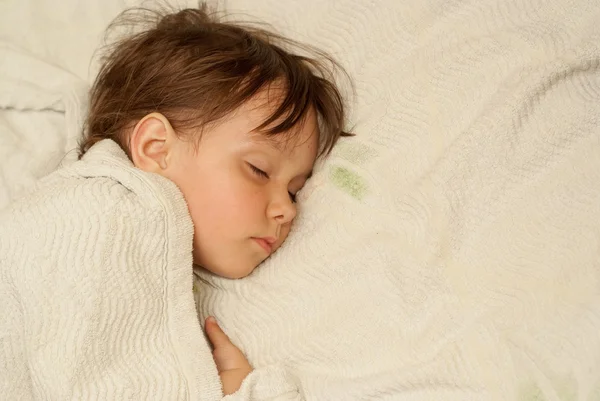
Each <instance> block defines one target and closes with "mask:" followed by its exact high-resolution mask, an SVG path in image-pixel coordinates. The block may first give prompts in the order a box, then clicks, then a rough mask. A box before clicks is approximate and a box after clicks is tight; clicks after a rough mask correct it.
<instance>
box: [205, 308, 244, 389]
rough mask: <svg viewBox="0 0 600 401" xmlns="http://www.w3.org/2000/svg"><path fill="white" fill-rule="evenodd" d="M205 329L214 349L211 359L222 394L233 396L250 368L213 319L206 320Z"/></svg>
mask: <svg viewBox="0 0 600 401" xmlns="http://www.w3.org/2000/svg"><path fill="white" fill-rule="evenodd" d="M205 329H206V334H207V335H208V339H209V340H210V342H211V343H212V345H213V348H214V350H213V359H214V360H215V364H216V365H217V371H218V372H219V376H220V377H221V384H222V385H223V393H224V394H225V395H229V394H233V393H235V392H236V391H238V389H239V388H240V386H241V385H242V381H244V379H245V378H246V376H248V374H250V372H252V366H250V364H249V363H248V360H247V359H246V357H245V356H244V354H242V351H240V350H239V348H238V347H236V346H235V345H233V343H232V342H231V341H230V340H229V337H227V334H225V333H224V332H223V330H221V328H220V327H219V325H218V324H217V321H216V320H215V319H214V318H212V317H209V318H208V319H206V325H205Z"/></svg>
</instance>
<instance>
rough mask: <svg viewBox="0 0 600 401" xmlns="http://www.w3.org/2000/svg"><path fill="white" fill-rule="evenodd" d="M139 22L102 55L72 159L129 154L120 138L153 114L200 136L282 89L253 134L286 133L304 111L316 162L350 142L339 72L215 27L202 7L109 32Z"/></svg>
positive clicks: (273, 42)
mask: <svg viewBox="0 0 600 401" xmlns="http://www.w3.org/2000/svg"><path fill="white" fill-rule="evenodd" d="M140 21H143V22H146V23H149V24H150V27H149V28H146V29H144V30H143V31H141V32H138V33H135V34H132V35H129V36H127V37H125V38H124V39H120V40H118V41H117V42H116V43H115V44H114V45H112V46H111V47H109V48H108V53H107V56H106V57H105V58H104V60H103V63H102V66H101V68H100V72H99V74H98V76H97V78H96V81H95V82H94V85H93V87H92V89H91V91H90V108H89V113H88V117H87V121H86V124H85V128H84V136H83V139H82V140H81V142H80V145H79V156H80V157H81V156H82V155H83V154H84V153H85V152H86V151H87V150H88V149H89V148H90V147H91V146H92V145H93V144H94V143H96V142H98V141H100V140H102V139H105V138H110V139H113V140H115V141H116V142H117V143H119V145H120V146H121V147H122V148H123V149H124V150H125V151H126V152H127V153H128V154H129V146H128V136H127V135H126V130H127V128H131V127H132V126H133V125H135V124H136V123H137V121H139V120H140V119H141V118H143V117H144V116H145V115H147V114H149V113H152V112H160V113H162V114H164V115H165V116H166V117H167V118H168V119H169V121H170V123H171V124H172V126H173V128H174V129H175V131H176V132H177V133H178V135H182V133H183V132H184V131H186V130H190V129H192V128H196V129H199V131H200V132H201V131H202V128H203V127H205V126H206V125H207V124H210V123H213V122H216V121H218V120H219V119H221V118H223V117H224V116H226V115H227V114H228V113H230V112H233V111H234V110H235V109H237V108H238V107H240V106H241V105H242V104H244V103H245V102H246V101H248V100H249V99H250V98H251V97H253V96H254V95H255V94H257V93H258V92H259V91H260V90H261V89H263V88H265V87H267V86H269V85H271V84H273V83H275V82H277V83H280V82H281V83H282V84H283V89H284V94H283V95H282V99H281V101H280V103H279V107H278V108H277V109H276V110H275V111H274V112H273V113H272V115H271V116H270V117H269V118H267V120H265V121H264V122H263V123H262V124H261V125H260V126H259V127H257V130H263V131H264V132H265V134H267V135H276V134H280V133H288V132H290V129H291V128H293V127H295V126H296V125H297V124H298V123H302V121H303V119H304V118H305V117H306V115H307V113H308V111H309V110H310V109H311V108H313V109H314V110H315V111H316V114H317V119H318V123H319V124H318V125H319V131H320V132H319V142H320V149H319V156H323V155H327V154H328V153H329V152H331V150H332V148H333V146H334V145H335V143H336V142H337V140H338V139H339V137H340V136H349V135H351V134H349V133H347V132H345V131H344V129H343V125H344V120H345V111H344V102H343V98H342V96H341V94H340V91H339V90H338V88H337V86H336V84H335V80H334V76H335V73H336V72H337V71H341V72H343V69H341V68H340V67H339V65H338V64H337V63H336V62H335V61H333V60H332V59H331V58H330V57H328V56H327V55H326V54H325V53H323V52H321V51H319V50H316V49H314V48H311V47H309V46H305V45H300V44H298V43H296V42H294V41H292V40H289V39H287V38H284V37H282V36H280V35H277V34H275V33H272V32H270V31H268V30H266V29H262V28H258V27H256V26H250V25H242V24H236V23H230V22H220V21H219V20H218V18H217V17H216V16H215V15H214V14H209V13H208V12H207V8H206V5H205V4H204V5H201V6H200V8H199V9H185V10H181V11H176V12H171V13H169V12H158V11H151V10H147V9H133V10H128V11H126V12H124V13H123V14H121V16H120V17H118V18H117V20H115V22H114V23H113V24H112V25H111V28H114V27H121V26H123V24H122V23H123V22H134V23H135V24H137V23H139V22H140ZM109 32H110V28H109ZM287 47H291V48H296V49H299V50H301V51H303V52H304V53H308V54H312V55H313V56H314V58H310V57H308V56H304V55H300V54H295V53H292V52H290V51H288V50H285V49H286V48H287ZM344 76H346V77H347V75H344ZM275 123H277V124H276V125H274V126H272V127H269V126H271V125H273V124H275ZM267 127H269V128H268V129H267Z"/></svg>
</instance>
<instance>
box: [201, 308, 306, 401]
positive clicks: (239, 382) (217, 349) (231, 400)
mask: <svg viewBox="0 0 600 401" xmlns="http://www.w3.org/2000/svg"><path fill="white" fill-rule="evenodd" d="M205 328H206V334H207V335H208V338H209V340H210V342H211V343H212V345H213V348H214V350H213V359H214V361H215V364H216V365H217V370H218V372H219V376H220V377H221V383H222V386H223V393H224V394H225V398H224V399H223V401H249V400H256V401H259V400H267V399H268V400H279V401H283V400H289V401H292V400H294V401H301V400H303V397H302V396H301V395H300V392H299V391H298V387H297V386H296V384H295V383H294V382H293V381H292V380H291V378H288V377H287V375H286V373H285V371H284V370H283V368H280V367H271V368H264V369H259V370H253V369H252V366H250V363H249V362H248V360H247V359H246V357H245V356H244V354H243V353H242V351H240V349H239V348H238V347H236V346H235V345H234V344H233V343H232V342H231V340H229V337H227V335H226V334H225V333H224V332H223V330H221V328H220V327H219V325H218V324H217V322H216V321H215V320H214V319H213V318H210V317H209V318H208V319H206V326H205Z"/></svg>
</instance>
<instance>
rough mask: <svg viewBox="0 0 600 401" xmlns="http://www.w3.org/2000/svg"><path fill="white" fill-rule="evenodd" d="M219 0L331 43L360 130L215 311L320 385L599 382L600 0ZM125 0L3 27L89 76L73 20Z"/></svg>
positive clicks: (402, 391) (485, 396) (257, 355)
mask: <svg viewBox="0 0 600 401" xmlns="http://www.w3.org/2000/svg"><path fill="white" fill-rule="evenodd" d="M223 3H224V4H225V5H226V6H227V8H228V9H229V10H231V11H242V12H244V13H246V14H250V15H254V16H257V17H258V18H260V19H262V20H266V21H268V22H270V23H272V24H273V25H275V26H276V27H278V28H279V29H280V30H281V31H283V32H284V33H287V34H289V35H291V36H293V37H295V38H298V39H305V40H308V41H310V42H311V43H314V44H316V45H319V46H321V47H324V48H325V49H327V50H329V51H330V52H332V53H334V55H335V56H336V57H337V58H338V59H340V61H341V62H342V63H343V64H344V65H345V66H346V67H347V68H348V70H349V72H350V74H351V75H352V77H353V78H354V79H355V82H356V98H355V99H354V101H353V102H352V112H351V125H353V126H354V131H355V132H356V133H357V137H356V138H353V139H349V140H346V141H344V142H343V143H342V144H341V146H340V147H339V148H338V149H337V150H336V151H335V153H334V155H333V156H332V157H331V158H330V159H329V160H328V162H327V163H326V164H325V165H324V166H322V167H321V168H320V169H319V170H318V171H317V173H316V175H315V177H314V178H313V179H312V180H311V181H310V183H309V185H308V187H307V188H306V189H305V190H304V191H303V192H302V194H301V196H300V207H301V209H302V210H301V214H300V216H299V220H298V221H297V224H296V227H295V229H296V230H295V232H294V233H293V234H292V236H291V237H290V239H289V241H288V243H287V244H286V245H285V246H284V247H283V248H282V249H281V250H280V251H279V252H278V253H277V254H276V255H274V257H273V258H272V259H271V260H269V261H268V262H267V263H266V264H265V265H263V266H262V267H261V268H259V269H258V270H257V271H256V272H255V273H254V274H253V275H252V276H251V277H249V278H247V279H244V280H241V281H227V280H219V279H215V278H213V277H206V276H205V277H204V278H205V279H206V280H208V282H209V283H211V285H212V286H207V285H203V284H201V283H198V287H199V288H200V289H201V291H200V292H199V300H200V307H201V315H202V316H205V315H206V314H207V313H209V312H211V313H214V314H216V316H217V318H218V319H219V321H220V322H221V324H222V325H223V326H224V328H225V330H226V331H227V332H228V333H229V334H230V335H231V337H232V340H233V341H234V342H235V343H236V344H239V345H241V347H242V348H243V350H244V351H245V352H246V353H247V354H248V356H249V358H250V360H251V362H252V363H253V364H254V365H255V366H256V367H258V368H263V367H268V366H272V365H274V364H281V365H284V366H285V369H284V371H285V372H286V375H287V376H288V378H291V380H293V381H295V382H296V383H297V384H298V385H299V387H300V388H301V390H302V395H303V396H305V397H306V398H308V399H317V400H340V399H343V400H349V399H401V400H436V399H443V400H461V401H462V400H486V401H487V400H519V401H533V400H548V401H551V400H579V401H596V400H598V399H600V373H598V372H600V336H599V335H598V333H599V332H600V239H599V238H600V227H599V224H598V221H600V184H599V183H600V157H599V155H600V139H599V138H600V127H599V117H598V116H600V67H599V66H600V49H599V45H598V44H599V43H600V7H599V6H598V3H597V1H596V0H545V1H542V0H477V1H474V0H473V1H467V0H463V1H458V0H426V1H396V0H379V1H371V2H366V1H362V0H336V1H335V2H333V1H332V2H323V1H320V0H307V1H302V2H301V1H295V0H284V1H281V0H277V1H275V0H270V1H269V0H253V1H243V0H227V1H226V2H223ZM6 4H8V7H9V8H10V5H11V4H15V6H14V10H21V8H19V7H20V6H21V4H23V2H20V1H19V2H17V1H16V0H14V1H12V2H11V1H7V2H5V3H3V4H2V6H5V5H6ZM26 4H27V3H26ZM32 4H33V3H32ZM65 4H68V5H70V7H71V8H70V9H68V7H67V6H65ZM121 5H123V4H122V3H121V2H119V1H117V0H114V1H102V2H100V1H90V2H85V3H83V2H80V1H77V0H70V1H65V2H59V3H56V2H47V3H46V2H43V1H40V2H36V3H35V7H38V8H40V7H41V9H43V10H44V12H40V13H35V16H36V17H35V19H34V21H35V23H29V24H28V23H26V22H27V21H29V20H28V19H27V18H25V17H27V16H25V17H24V16H23V15H20V14H19V15H18V17H19V18H16V17H14V14H11V13H0V14H1V15H2V17H3V18H4V20H3V21H2V22H3V23H2V24H0V26H1V27H2V32H3V33H2V40H4V41H7V40H8V41H11V43H12V42H15V43H18V46H20V48H24V49H26V50H27V51H28V52H30V53H31V54H34V55H36V56H39V55H40V54H41V55H42V56H43V57H42V59H43V60H45V61H47V62H48V63H51V64H52V65H55V66H60V67H61V68H63V69H65V70H67V71H71V72H74V73H75V75H76V76H78V77H80V78H81V79H83V80H85V79H86V74H87V65H88V63H89V58H90V56H91V49H93V48H95V46H96V45H97V42H96V41H97V37H96V36H93V39H94V40H91V38H87V39H86V37H83V36H76V35H75V34H74V32H80V31H82V32H85V29H84V28H85V27H89V28H88V29H89V30H90V31H92V32H98V30H97V29H98V27H100V26H102V25H103V24H105V23H107V22H108V18H107V16H108V14H109V13H108V11H105V10H115V9H117V8H118V7H119V6H121ZM35 7H34V6H32V7H31V8H32V9H33V8H35ZM0 11H1V10H0ZM67 11H69V12H70V13H71V14H69V13H68V12H67ZM96 11H98V12H96ZM31 15H34V14H33V13H32V14H31ZM73 15H77V18H74V17H72V16H73ZM11 16H12V18H11ZM46 19H48V20H50V21H54V22H56V21H58V22H64V23H63V24H61V23H57V24H51V23H49V24H47V25H44V24H41V23H39V22H40V21H44V20H46ZM29 22H31V21H29ZM67 22H68V23H67ZM56 26H60V27H62V28H63V30H60V29H55V28H54V27H56ZM23 32H27V35H23V34H22V33H23ZM64 32H67V33H70V35H68V34H66V33H65V34H64V36H62V34H61V36H60V37H59V39H60V40H57V39H56V35H58V33H64ZM13 33H14V37H12V36H11V35H12V34H13ZM45 35H50V39H52V40H50V39H48V41H47V42H44V40H43V39H44V37H45ZM90 35H91V34H90ZM23 38H25V39H23ZM61 40H62V41H61ZM42 44H45V45H46V46H48V48H49V49H51V50H53V51H50V50H46V51H41V50H40V49H42V50H43V46H42ZM40 57H41V56H40ZM1 60H2V58H0V61H1ZM3 74H4V73H3ZM90 75H93V74H90ZM41 81H42V82H43V80H41ZM1 92H2V91H0V93H1ZM15 98H18V93H16V94H15ZM2 106H6V105H2ZM11 112H12V111H11ZM15 112H17V111H15ZM57 114H58V113H57ZM58 116H59V117H62V116H61V115H60V114H58ZM60 121H61V120H55V124H56V126H58V124H59V122H60ZM72 124H73V122H72V121H69V125H68V127H72ZM7 126H12V125H10V124H3V125H2V130H3V131H2V132H0V140H2V139H4V138H5V136H4V135H5V132H7V131H6V130H5V127H7ZM69 129H71V128H69ZM38 131H39V132H45V131H43V130H38ZM20 132H21V131H14V136H15V138H17V139H15V141H14V143H19V142H18V139H19V137H18V136H17V135H18V134H20ZM75 132H76V130H75ZM42 140H43V139H42V138H40V141H42ZM0 145H1V146H0V151H2V152H6V154H11V155H13V154H19V151H20V150H22V149H23V148H22V147H19V146H16V145H15V146H14V147H12V148H6V147H4V143H2V144H0ZM31 149H36V148H35V142H32V146H31ZM37 150H38V149H36V151H37ZM39 155H40V156H37V154H36V156H35V157H36V159H35V161H37V160H38V157H42V156H41V155H45V153H44V152H43V149H40V150H39ZM0 167H1V171H3V172H4V171H7V170H8V169H10V168H11V167H12V166H11V165H7V163H6V161H5V159H3V160H0ZM24 168H25V171H24V172H23V171H22V170H20V171H16V170H15V169H14V168H13V169H12V170H10V175H9V180H10V183H13V187H14V185H16V183H18V182H19V180H20V179H19V177H20V176H22V175H23V174H28V172H29V170H28V169H27V166H25V167H24ZM12 174H14V175H12ZM0 185H2V184H1V183H0ZM13 187H11V188H13ZM0 195H2V190H1V189H0ZM6 198H8V197H6ZM0 200H1V199H0ZM0 207H1V205H0ZM200 274H201V273H200ZM250 382H251V380H249V381H248V383H247V384H246V385H245V386H243V388H242V392H243V391H247V390H248V388H249V384H251V383H250Z"/></svg>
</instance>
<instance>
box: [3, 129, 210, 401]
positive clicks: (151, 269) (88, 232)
mask: <svg viewBox="0 0 600 401" xmlns="http://www.w3.org/2000/svg"><path fill="white" fill-rule="evenodd" d="M192 236H193V226H192V221H191V218H190V217H189V214H188V210H187V206H186V203H185V201H184V200H183V196H182V195H181V193H180V192H179V190H178V189H177V187H176V186H175V185H174V184H173V183H171V182H170V181H168V180H166V179H164V178H162V177H160V176H157V175H154V174H148V173H143V172H142V171H141V170H138V169H136V168H134V167H133V165H132V164H131V162H130V161H129V159H128V158H127V156H126V155H125V153H124V152H123V151H122V150H121V149H120V148H119V146H118V145H117V144H116V143H114V142H112V141H109V140H106V141H103V142H100V143H98V144H97V145H95V146H94V147H93V148H92V149H90V151H89V152H88V153H87V154H86V156H85V157H84V158H83V160H82V161H79V162H77V163H74V164H72V165H71V166H69V167H68V168H66V169H62V170H59V171H57V172H55V173H53V174H51V175H50V176H48V177H46V178H44V179H43V180H42V181H41V182H40V183H39V185H38V188H37V189H36V191H34V192H32V193H30V194H28V195H26V196H24V197H22V198H21V199H20V200H19V201H17V202H14V203H12V204H11V205H10V206H9V207H7V208H6V209H5V210H4V211H3V212H2V213H0V321H1V322H2V327H1V328H0V394H1V396H0V397H2V399H4V400H34V399H36V400H92V399H98V400H124V399H130V400H134V399H135V400H149V399H156V400H186V401H187V400H218V399H220V398H221V397H222V394H221V383H220V381H219V377H218V375H217V370H216V367H215V365H214V362H213V360H212V353H211V350H210V347H209V346H208V343H207V342H206V340H205V339H204V336H203V334H202V330H201V328H200V325H199V323H198V319H197V315H196V308H195V305H194V300H193V296H192V281H193V280H192Z"/></svg>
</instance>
